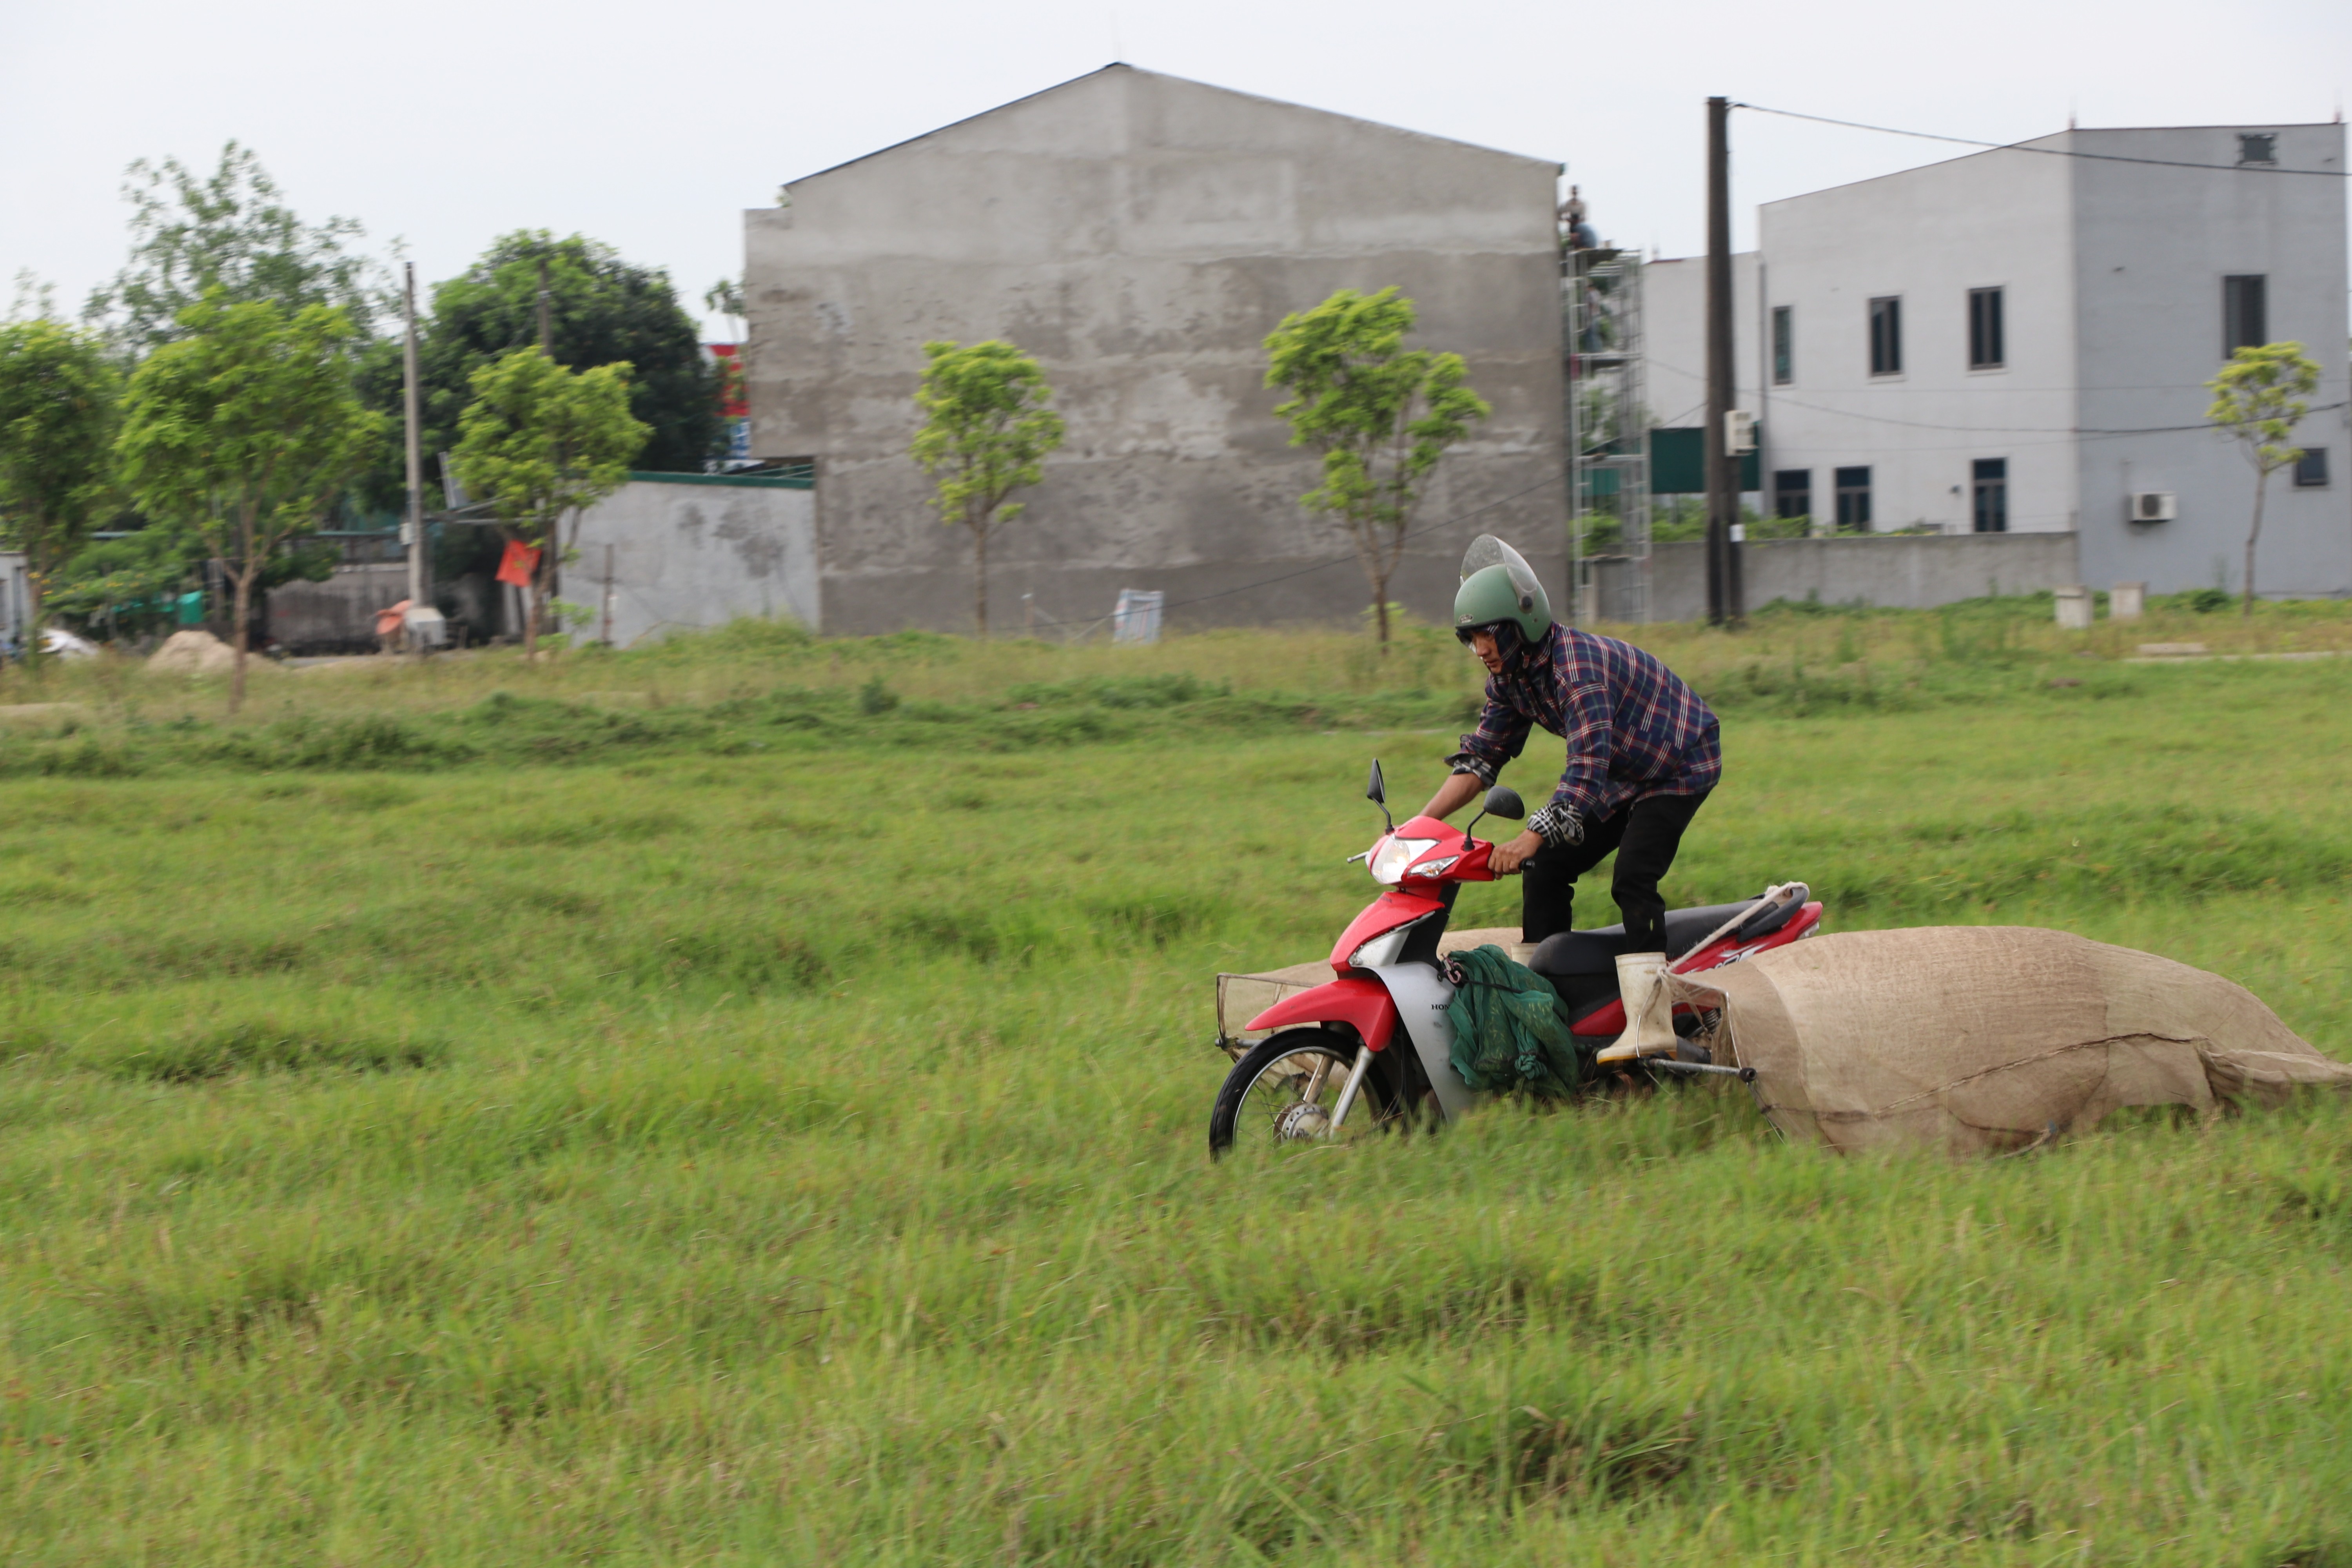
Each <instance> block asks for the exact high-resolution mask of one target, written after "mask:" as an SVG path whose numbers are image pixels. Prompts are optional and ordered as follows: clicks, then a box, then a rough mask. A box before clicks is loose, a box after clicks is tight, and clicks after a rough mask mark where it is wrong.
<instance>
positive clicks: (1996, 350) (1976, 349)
mask: <svg viewBox="0 0 2352 1568" xmlns="http://www.w3.org/2000/svg"><path fill="white" fill-rule="evenodd" d="M2000 313H2001V312H2000V289H1969V369H1970V370H1999V369H2000V367H2001V366H2002V365H2004V364H2007V363H2009V357H2008V354H2007V353H2006V352H2005V349H2004V345H2003V344H2002V342H2001V330H2000Z"/></svg>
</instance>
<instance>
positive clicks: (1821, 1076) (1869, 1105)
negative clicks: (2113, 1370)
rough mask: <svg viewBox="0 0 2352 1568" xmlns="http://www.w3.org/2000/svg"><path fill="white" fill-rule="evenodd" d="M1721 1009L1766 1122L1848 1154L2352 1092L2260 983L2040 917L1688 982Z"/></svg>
mask: <svg viewBox="0 0 2352 1568" xmlns="http://www.w3.org/2000/svg"><path fill="white" fill-rule="evenodd" d="M1669 984H1671V986H1672V987H1673V989H1674V991H1675V996H1676V999H1677V1000H1681V1001H1687V1002H1690V1003H1692V1004H1694V1005H1698V1006H1700V1007H1702V1008H1720V1009H1721V1017H1720V1020H1719V1021H1718V1022H1717V1025H1716V1026H1715V1027H1714V1028H1713V1029H1712V1030H1711V1031H1709V1032H1708V1033H1707V1034H1706V1035H1704V1036H1702V1041H1703V1043H1705V1044H1706V1045H1707V1046H1708V1047H1710V1048H1711V1049H1712V1050H1713V1051H1714V1052H1715V1059H1716V1060H1717V1061H1718V1062H1725V1063H1731V1064H1736V1065H1738V1066H1741V1067H1752V1068H1755V1069H1756V1084H1755V1088H1756V1091H1757V1096H1758V1099H1759V1100H1760V1102H1761V1103H1762V1105H1763V1108H1764V1113H1765V1114H1766V1115H1767V1116H1769V1118H1771V1120H1772V1122H1773V1124H1774V1125H1775V1126H1777V1127H1779V1128H1780V1131H1782V1132H1784V1133H1786V1134H1787V1135H1788V1136H1789V1137H1790V1138H1794V1139H1803V1140H1809V1141H1811V1142H1821V1143H1826V1144H1828V1145H1829V1146H1831V1147H1832V1148H1834V1149H1864V1148H1870V1147H1873V1146H1875V1145H1880V1144H1885V1143H1895V1142H1931V1143H1937V1144H1941V1145H1944V1146H1946V1147H1948V1148H1950V1149H1953V1150H1955V1151H1959V1152H1990V1151H1998V1150H2003V1149H2013V1148H2017V1147H2020V1146H2022V1145H2026V1144H2030V1143H2032V1142H2037V1141H2039V1140H2042V1139H2045V1138H2049V1137H2053V1136H2055V1135H2056V1134H2058V1133H2063V1132H2066V1131H2084V1130H2086V1129H2088V1128H2089V1127H2091V1126H2092V1125H2094V1124H2095V1123H2096V1122H2097V1121H2098V1120H2099V1119H2100V1118H2101V1117H2103V1116H2105V1114H2106V1113H2107V1112H2108V1111H2110V1110H2116V1108H2118V1107H2120V1106H2126V1105H2187V1106H2193V1107H2195V1108H2196V1109H2197V1110H2200V1112H2210V1111H2212V1110H2215V1109H2216V1107H2217V1105H2218V1103H2219V1102H2220V1101H2221V1100H2224V1099H2230V1098H2242V1099H2250V1100H2255V1101H2257V1102H2261V1103H2276V1102H2277V1101H2279V1100H2284V1098H2285V1097H2286V1096H2287V1095H2288V1094H2289V1093H2291V1092H2292V1091H2293V1090H2294V1089H2296V1088H2297V1087H2299V1086H2303V1085H2307V1084H2311V1085H2318V1084H2325V1085H2334V1086H2336V1087H2339V1088H2352V1067H2347V1066H2345V1065H2344V1064H2342V1063H2340V1062H2336V1061H2331V1060H2329V1059H2328V1058H2326V1057H2323V1056H2321V1055H2320V1054H2319V1053H2318V1052H2317V1051H2315V1050H2314V1049H2313V1048H2312V1047H2310V1046H2308V1045H2306V1044H2305V1043H2304V1041H2303V1040H2301V1039H2299V1038H2298V1037H2296V1036H2295V1034H2294V1031H2293V1030H2291V1029H2289V1028H2288V1027H2287V1026H2285V1025H2284V1024H2282V1023H2281V1022H2279V1019H2278V1016H2277V1015H2276V1014H2274V1013H2273V1012H2272V1011H2271V1010H2270V1009H2269V1008H2268V1007H2266V1006H2264V1005H2263V1004H2262V1001H2261V999H2260V998H2258V997H2256V996H2255V995H2254V994H2253V993H2252V992H2250V991H2248V990H2246V989H2245V987H2243V986H2242V985H2237V984H2231V982H2229V981H2227V980H2224V979H2222V978H2221V976H2220V975H2218V974H2208V973H2205V972H2204V971H2203V970H2200V969H2191V968H2189V966H2188V965H2187V964H2185V963H2174V962H2172V960H2170V959H2168V958H2158V957H2157V956H2156V955H2155V954H2153V953H2147V952H2133V951H2132V950H2131V949H2129V948H2125V947H2110V946H2108V945H2107V944H2106V943H2105V942H2092V941H2089V940H2088V939H2086V938H2084V937H2079V936H2075V935H2073V934H2072V933H2070V932H2067V931H2039V930H2035V929H2033V928H2032V927H2027V926H1932V927H1926V928H1920V929H1914V930H1909V931H1855V932H1851V933H1847V934H1843V935H1837V936H1823V937H1816V938H1812V939H1811V940H1808V941H1804V942H1793V943H1791V944H1790V945H1789V946H1787V947H1784V948H1776V949H1774V950H1773V951H1772V952H1766V953H1762V954H1759V956H1757V957H1755V958H1751V959H1748V960H1747V961H1746V962H1744V963H1735V964H1732V965H1730V966H1729V967H1728V968H1725V969H1717V970H1709V971H1707V972H1706V973H1701V974H1696V975H1675V976H1673V977H1672V978H1671V979H1670V981H1669Z"/></svg>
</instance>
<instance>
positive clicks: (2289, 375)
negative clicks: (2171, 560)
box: [2205, 342, 2319, 616]
mask: <svg viewBox="0 0 2352 1568" xmlns="http://www.w3.org/2000/svg"><path fill="white" fill-rule="evenodd" d="M2205 385H2206V387H2207V389H2208V390H2210V392H2211V393H2212V394H2213V405H2212V406H2211V407H2210V408H2208V409H2206V410H2205V417H2206V418H2207V419H2208V420H2209V421H2210V422H2211V423H2212V424H2214V425H2218V426H2221V428H2222V429H2224V430H2227V431H2228V432H2229V433H2230V434H2231V436H2232V437H2235V438H2236V440H2237V443H2238V449H2239V450H2240V451H2241V452H2242V453H2244V454H2245V458H2246V461H2247V462H2249V463H2251V464H2252V465H2253V469H2254V521H2253V526H2252V528H2249V529H2248V530H2247V531H2246V607H2245V612H2244V613H2245V614H2246V615H2248V616H2252V614H2253V613H2254V545H2255V544H2256V542H2259V541H2260V540H2261V539H2262V536H2263V498H2264V497H2265V496H2266V495H2267V494H2268V493H2269V491H2270V485H2271V475H2273V474H2274V473H2276V472H2277V471H2278V470H2279V469H2281V468H2285V467H2286V466H2287V465H2288V464H2290V463H2293V462H2294V461H2295V460H2296V459H2297V458H2301V457H2302V456H2303V448H2302V447H2290V446H2288V445H2287V437H2290V436H2292V435H2294V427H2295V425H2296V424H2297V423H2298V422H2299V421H2300V420H2301V419H2302V418H2303V416H2305V414H2308V413H2309V412H2311V404H2310V403H2309V401H2308V399H2309V398H2310V396H2311V395H2312V394H2313V393H2314V392H2315V391H2316V390H2318V387H2319V366H2318V364H2317V363H2316V362H2315V361H2314V360H2312V359H2311V358H2310V357H2309V356H2308V355H2306V354H2305V353H2304V352H2303V345H2302V344H2301V343H2294V342H2282V343H2263V344H2260V345H2256V344H2252V343H2249V344H2247V345H2246V346H2245V347H2243V348H2241V349H2240V350H2238V352H2237V353H2233V354H2231V356H2230V363H2227V364H2225V365H2223V366H2222V367H2221V374H2219V375H2217V376H2215V377H2214V378H2213V379H2212V380H2210V381H2209V382H2207V383H2206V384H2205Z"/></svg>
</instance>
